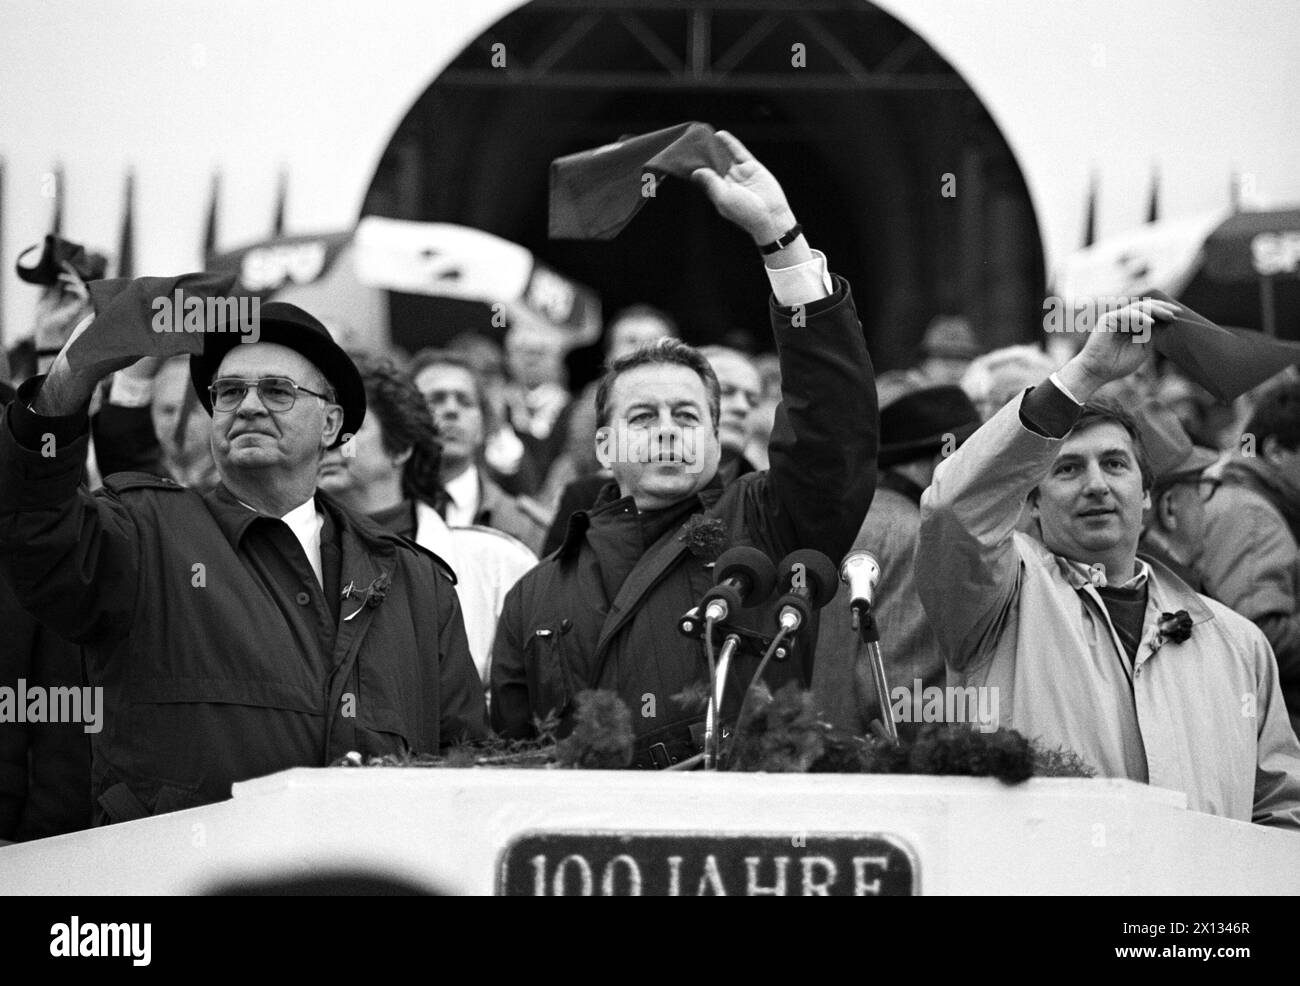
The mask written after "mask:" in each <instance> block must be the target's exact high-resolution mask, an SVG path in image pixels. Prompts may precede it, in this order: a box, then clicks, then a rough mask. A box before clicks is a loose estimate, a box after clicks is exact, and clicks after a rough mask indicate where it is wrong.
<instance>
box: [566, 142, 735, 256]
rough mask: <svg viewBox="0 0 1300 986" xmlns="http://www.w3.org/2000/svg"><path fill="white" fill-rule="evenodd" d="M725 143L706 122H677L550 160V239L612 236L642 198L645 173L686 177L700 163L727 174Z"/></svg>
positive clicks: (629, 218)
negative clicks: (661, 128) (673, 124)
mask: <svg viewBox="0 0 1300 986" xmlns="http://www.w3.org/2000/svg"><path fill="white" fill-rule="evenodd" d="M732 160H733V159H732V155H731V152H730V151H729V150H728V149H727V146H726V144H724V143H723V142H722V141H721V140H719V139H718V138H717V136H716V135H715V134H714V132H713V128H712V127H711V126H709V125H708V124H707V123H696V122H691V123H679V124H677V125H676V126H673V127H666V128H665V129H663V130H656V131H654V132H653V133H648V134H642V135H641V136H633V137H625V138H623V139H622V140H620V141H617V142H616V143H613V144H606V145H604V146H603V147H597V148H595V149H594V150H589V151H581V152H579V153H577V154H570V155H568V156H566V157H560V158H556V159H555V160H554V161H552V162H551V196H550V229H549V235H550V238H551V239H553V240H558V239H570V240H612V239H613V238H614V237H615V236H617V235H618V234H619V233H620V232H621V231H622V230H623V228H624V227H625V226H627V224H628V223H629V222H631V221H632V217H633V216H635V215H636V214H637V213H638V212H639V211H640V210H641V207H642V206H643V205H645V203H646V199H647V196H646V195H645V192H644V190H645V188H646V187H647V183H646V181H645V175H647V174H653V175H654V176H655V181H656V182H658V180H659V179H661V178H663V177H665V176H669V175H671V176H673V177H676V178H686V179H689V178H690V176H691V174H692V173H693V172H694V171H696V170H697V169H699V168H711V169H713V170H714V171H716V172H718V173H719V174H725V173H726V172H727V169H729V168H730V167H731V165H732Z"/></svg>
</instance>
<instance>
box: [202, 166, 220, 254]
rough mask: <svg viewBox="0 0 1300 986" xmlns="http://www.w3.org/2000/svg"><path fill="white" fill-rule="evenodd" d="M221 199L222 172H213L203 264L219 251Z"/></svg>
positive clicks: (204, 232) (205, 228) (205, 227)
mask: <svg viewBox="0 0 1300 986" xmlns="http://www.w3.org/2000/svg"><path fill="white" fill-rule="evenodd" d="M220 200H221V172H220V171H214V172H213V173H212V188H211V190H210V191H209V193H208V218H207V221H206V222H205V223H204V225H203V252H202V256H203V266H204V267H207V265H208V259H209V258H210V257H213V256H215V255H216V252H217V206H218V203H219V202H220Z"/></svg>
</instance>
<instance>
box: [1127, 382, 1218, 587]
mask: <svg viewBox="0 0 1300 986" xmlns="http://www.w3.org/2000/svg"><path fill="white" fill-rule="evenodd" d="M1137 424H1138V427H1139V428H1140V429H1141V430H1142V444H1143V445H1144V446H1145V447H1146V451H1147V458H1148V459H1149V460H1150V463H1151V506H1150V507H1149V508H1148V509H1147V511H1146V514H1145V516H1144V522H1143V525H1142V539H1141V540H1140V541H1139V542H1138V554H1139V555H1140V556H1141V557H1143V558H1146V559H1149V560H1151V561H1157V562H1159V563H1160V564H1162V565H1164V566H1165V567H1166V568H1167V569H1169V570H1170V571H1171V572H1173V573H1174V574H1175V575H1177V576H1178V577H1179V578H1180V579H1182V580H1183V581H1184V582H1186V583H1187V584H1188V585H1189V586H1191V587H1192V588H1193V589H1195V590H1196V591H1197V592H1200V593H1203V594H1206V595H1210V593H1207V592H1206V589H1205V582H1204V580H1203V579H1202V578H1201V575H1200V572H1199V571H1197V569H1196V567H1195V566H1196V564H1197V561H1198V559H1199V558H1200V555H1201V549H1202V548H1203V547H1204V539H1205V511H1206V503H1207V501H1209V499H1210V497H1212V496H1213V495H1214V491H1215V490H1216V489H1217V488H1218V485H1219V481H1218V480H1217V479H1212V478H1210V477H1207V476H1206V475H1205V470H1206V469H1208V468H1209V467H1210V466H1212V465H1214V464H1215V463H1216V462H1217V461H1218V460H1219V456H1218V453H1216V452H1213V451H1211V450H1210V449H1207V448H1201V447H1199V446H1196V445H1193V444H1192V440H1191V439H1190V438H1188V437H1187V432H1186V431H1185V430H1184V428H1183V425H1182V422H1180V421H1179V420H1178V416H1177V415H1176V414H1174V412H1173V411H1171V410H1169V408H1167V407H1165V406H1164V404H1162V403H1160V402H1159V401H1158V400H1155V399H1154V398H1152V399H1150V400H1148V401H1147V402H1146V403H1145V404H1144V405H1143V406H1142V413H1141V414H1139V415H1138V416H1137Z"/></svg>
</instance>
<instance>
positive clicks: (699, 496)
mask: <svg viewBox="0 0 1300 986" xmlns="http://www.w3.org/2000/svg"><path fill="white" fill-rule="evenodd" d="M695 498H696V500H697V501H698V503H699V505H700V509H701V510H705V511H707V510H710V509H712V508H713V506H714V505H715V504H716V503H717V502H718V500H720V499H721V498H722V484H721V483H720V482H718V480H717V477H716V476H715V477H714V478H713V480H711V481H710V482H709V485H708V486H706V487H704V489H702V490H700V491H699V492H698V493H696V494H695ZM624 501H626V503H625V502H624ZM632 502H633V501H632V497H630V496H621V495H620V493H619V488H618V483H617V482H616V481H614V480H612V479H611V480H610V481H609V482H608V483H606V484H605V485H604V486H602V487H601V488H600V493H599V494H597V496H596V502H595V503H594V504H593V505H592V507H591V509H590V510H575V511H574V512H573V513H571V514H570V515H569V522H568V526H567V527H566V528H565V531H564V540H563V541H562V542H560V548H559V550H558V551H557V552H556V557H557V558H559V559H560V560H561V561H568V560H569V559H571V558H573V557H575V556H576V555H577V552H578V549H579V547H580V546H581V545H582V542H583V541H584V540H585V539H586V536H587V528H589V527H591V522H592V519H593V518H598V517H600V516H601V515H603V514H606V513H614V512H617V511H619V510H621V509H622V508H623V507H624V506H626V505H628V504H632Z"/></svg>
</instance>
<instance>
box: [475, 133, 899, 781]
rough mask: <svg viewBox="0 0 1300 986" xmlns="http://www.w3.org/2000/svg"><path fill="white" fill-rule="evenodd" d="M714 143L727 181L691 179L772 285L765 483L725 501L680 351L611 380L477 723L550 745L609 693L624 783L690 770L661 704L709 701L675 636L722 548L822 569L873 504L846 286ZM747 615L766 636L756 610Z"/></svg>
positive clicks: (769, 192) (682, 717) (686, 359)
mask: <svg viewBox="0 0 1300 986" xmlns="http://www.w3.org/2000/svg"><path fill="white" fill-rule="evenodd" d="M718 137H719V139H720V140H722V141H724V142H725V143H726V145H727V147H728V150H729V151H730V154H731V157H732V160H733V163H732V165H731V167H730V168H729V169H728V170H727V172H726V174H725V175H720V174H718V173H717V172H714V171H712V170H709V169H701V170H699V171H697V172H695V176H694V179H695V181H696V182H698V183H700V184H702V185H703V186H704V189H705V191H706V193H707V194H708V195H709V198H710V200H711V201H712V202H713V204H714V206H715V207H716V208H717V210H718V212H719V213H720V214H721V215H722V216H723V217H724V218H727V219H729V220H731V221H732V222H734V223H736V224H737V225H738V226H740V227H741V229H743V230H744V231H745V232H746V233H748V234H749V235H750V237H751V238H752V239H753V240H754V242H755V243H756V244H758V245H759V247H760V252H761V254H762V256H763V258H764V263H765V266H766V268H767V273H768V276H769V279H770V280H771V282H772V289H773V294H774V300H773V302H772V304H771V318H772V326H773V330H774V332H775V333H776V336H777V341H778V346H777V348H778V351H779V352H780V353H781V360H782V371H783V381H784V401H783V403H782V405H781V407H780V408H779V409H778V411H777V415H776V426H775V428H774V430H773V436H772V468H771V470H770V471H769V472H756V473H750V474H749V475H747V476H742V477H740V478H739V479H737V480H736V481H735V482H734V483H732V484H731V485H730V486H727V487H725V488H724V487H723V486H722V484H721V482H720V481H719V479H718V475H717V473H718V463H719V460H720V457H721V447H720V442H719V436H718V425H719V403H720V394H719V388H718V383H717V378H716V376H715V375H714V373H713V370H712V369H711V368H710V367H709V364H708V361H707V360H705V359H704V358H703V357H702V356H700V355H699V353H697V352H695V351H694V350H692V349H691V348H690V347H688V346H686V345H684V344H682V343H680V342H677V341H675V340H661V341H660V342H658V343H656V344H655V345H654V346H652V347H648V348H642V349H640V350H637V351H636V352H635V353H633V354H632V355H630V356H627V357H624V358H623V359H621V360H618V361H616V362H615V363H614V365H613V366H612V367H611V368H610V370H609V372H608V373H607V375H606V377H605V379H604V381H602V384H601V386H600V388H599V390H598V395H597V407H598V411H599V417H600V427H599V428H598V431H597V446H596V447H597V455H598V457H599V458H600V459H601V462H602V464H603V465H605V466H606V467H608V468H609V469H610V470H611V471H612V473H613V476H614V482H612V483H610V484H608V485H607V486H606V487H605V489H604V491H603V492H602V494H601V496H600V498H599V499H598V500H597V502H596V505H595V506H594V507H593V508H592V509H590V510H588V511H580V512H578V513H576V514H574V515H573V517H572V519H571V520H570V522H569V526H568V531H567V534H566V536H565V538H564V541H563V543H562V544H561V546H560V548H559V550H558V551H557V552H556V553H555V554H554V555H552V556H550V557H549V558H547V559H546V560H544V561H543V562H542V563H541V564H540V565H538V567H537V568H535V569H533V571H531V572H529V573H528V574H527V575H525V576H524V577H523V578H522V579H521V580H520V581H519V583H518V585H516V586H515V587H514V589H512V590H511V592H510V595H509V596H508V597H507V599H506V607H505V611H504V612H503V613H502V616H501V624H500V626H499V628H498V630H497V639H496V646H495V649H494V653H493V665H492V720H493V724H494V725H495V726H496V728H497V729H498V731H500V732H501V733H503V734H504V735H506V736H510V737H522V736H527V735H530V734H531V733H532V731H533V723H534V720H535V719H541V718H545V717H546V716H547V715H548V713H552V712H554V713H555V714H557V715H558V716H559V717H560V722H561V726H560V729H561V734H563V733H565V732H567V731H568V730H569V729H570V728H572V717H573V712H574V709H575V703H576V698H577V695H578V693H579V692H580V691H582V690H584V689H588V688H602V689H611V690H613V691H615V692H616V693H617V694H618V695H619V697H620V698H621V699H622V700H623V702H624V703H625V704H626V705H627V706H628V708H629V709H631V710H632V718H633V731H634V733H635V749H634V759H633V764H634V765H635V766H638V767H666V766H668V765H670V764H671V763H674V762H678V761H680V760H682V759H683V758H686V757H689V756H690V755H691V754H693V753H695V752H696V751H697V750H698V748H699V746H698V734H699V730H698V728H694V727H698V726H699V725H700V724H701V723H702V721H703V719H704V713H703V711H702V710H701V709H700V708H699V707H698V706H692V705H688V704H683V703H681V702H680V701H674V696H679V695H680V694H681V693H682V692H685V691H689V690H691V689H693V688H695V687H696V686H698V685H699V684H700V683H701V682H704V683H707V682H708V680H709V666H708V663H707V660H706V654H705V648H704V646H703V644H702V642H701V641H698V640H693V639H688V638H686V637H684V636H682V635H681V634H680V633H679V632H678V629H677V626H678V620H679V618H680V617H681V615H682V614H683V613H685V612H686V611H687V610H689V609H690V608H691V607H693V606H694V605H696V604H697V603H698V602H699V600H700V598H701V596H703V594H704V593H705V591H707V590H708V589H709V587H710V586H711V585H712V584H713V578H712V571H711V568H710V564H711V563H712V562H713V561H714V560H715V559H716V557H717V555H718V554H719V553H720V552H721V550H723V549H725V548H726V547H728V546H730V545H733V544H745V545H752V546H754V547H757V548H758V549H760V550H762V551H763V552H765V553H766V554H767V555H768V556H769V557H771V558H772V559H773V560H774V561H779V560H780V559H781V558H782V557H784V556H785V555H786V554H787V553H788V552H790V551H792V550H794V549H796V548H813V549H816V550H818V551H821V552H824V553H825V554H827V555H829V556H830V557H831V558H832V560H836V561H837V560H838V559H839V558H840V556H842V555H843V554H844V552H845V551H846V550H847V549H848V547H849V545H850V544H851V543H852V541H853V535H854V534H855V533H856V532H857V529H858V526H859V525H860V524H861V523H862V518H863V516H864V515H865V513H866V511H867V507H868V505H869V504H870V502H871V496H872V492H873V489H874V486H875V457H876V403H875V387H874V384H873V380H872V372H871V361H870V359H869V358H868V356H867V350H866V344H865V342H864V340H863V337H862V329H861V326H860V325H859V323H858V320H857V316H856V313H855V311H854V308H853V302H852V298H851V296H850V294H849V290H848V285H847V284H846V283H845V282H844V281H843V280H841V279H838V278H837V279H834V280H832V278H831V276H830V274H829V273H828V272H827V270H826V261H825V257H824V256H822V255H821V254H815V253H814V252H813V251H812V250H811V249H810V247H809V246H808V243H807V241H806V240H805V239H804V237H803V235H802V232H801V227H800V226H799V225H798V224H797V223H796V222H795V220H794V215H793V213H792V212H791V211H790V208H789V206H788V204H787V203H786V199H785V194H784V192H783V191H782V190H781V186H780V185H779V184H778V183H777V181H776V179H775V178H774V177H773V176H772V174H771V173H770V172H769V171H768V170H767V169H766V168H764V167H763V166H762V164H760V163H759V162H758V161H757V160H755V159H754V157H753V155H751V154H750V153H749V151H748V150H746V149H745V147H744V145H742V144H741V143H740V142H739V141H738V140H736V139H735V138H734V137H732V136H731V135H729V134H726V133H723V132H720V133H719V134H718ZM746 612H747V613H750V614H751V619H752V624H753V626H754V627H755V628H760V629H761V631H762V632H764V633H766V634H768V635H769V636H772V635H774V634H775V632H776V618H775V613H774V612H773V610H772V608H771V606H770V605H769V606H760V607H755V608H753V609H751V610H748V611H746ZM813 639H815V638H809V640H808V644H809V645H811V644H812V642H813ZM797 653H798V655H799V656H798V658H797V659H794V658H792V659H790V660H787V661H784V662H772V663H771V664H770V665H769V666H768V670H767V673H766V675H765V680H766V682H767V683H768V684H769V685H771V686H774V687H775V686H779V685H781V684H784V683H785V682H787V681H799V682H801V683H802V684H804V685H805V686H806V685H807V684H808V683H809V682H810V680H811V671H812V667H811V665H812V661H811V646H809V647H806V648H802V649H801V650H799V651H798V652H797ZM757 663H758V655H756V654H755V655H751V654H748V653H746V654H744V655H743V656H742V657H740V658H738V659H737V660H735V661H733V664H732V675H733V677H732V685H731V687H730V688H729V689H728V691H727V701H726V702H725V703H724V705H723V709H722V716H723V719H724V720H726V719H727V718H729V717H730V716H732V715H734V713H735V711H736V707H737V704H738V701H739V698H740V691H741V690H742V689H743V687H744V684H745V683H747V682H748V680H749V676H750V675H752V674H753V673H754V671H755V669H756V667H757ZM737 683H739V684H737Z"/></svg>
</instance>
